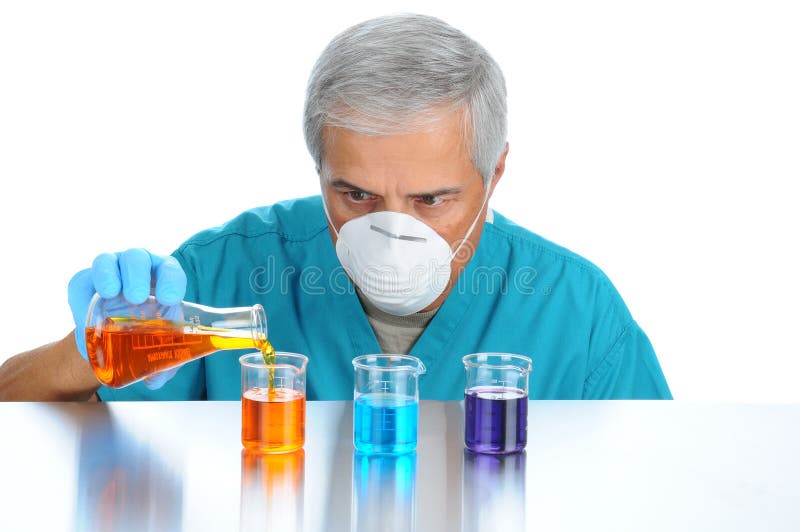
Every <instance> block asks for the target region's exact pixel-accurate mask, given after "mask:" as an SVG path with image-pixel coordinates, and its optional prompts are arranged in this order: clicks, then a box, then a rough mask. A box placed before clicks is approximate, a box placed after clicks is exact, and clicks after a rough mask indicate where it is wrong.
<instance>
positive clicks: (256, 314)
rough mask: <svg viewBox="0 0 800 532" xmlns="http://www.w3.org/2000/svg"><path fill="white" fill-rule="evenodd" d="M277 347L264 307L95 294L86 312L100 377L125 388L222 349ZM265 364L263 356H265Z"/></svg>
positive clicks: (267, 350)
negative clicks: (137, 301) (131, 299)
mask: <svg viewBox="0 0 800 532" xmlns="http://www.w3.org/2000/svg"><path fill="white" fill-rule="evenodd" d="M248 348H256V349H258V350H260V351H262V353H264V355H263V358H265V359H266V358H267V355H271V354H272V353H273V352H274V351H273V349H272V346H271V345H270V343H269V340H267V316H266V313H265V312H264V307H262V306H261V305H253V306H252V307H236V308H212V307H207V306H204V305H198V304H196V303H189V302H187V301H182V302H180V303H178V304H177V305H171V306H166V305H162V304H160V303H159V302H158V301H157V300H156V298H155V297H153V296H150V297H148V298H147V300H146V301H145V302H144V303H142V304H140V305H133V304H131V303H128V302H127V301H126V300H125V298H124V297H123V296H122V295H119V296H117V297H114V298H109V299H105V298H101V297H100V296H99V295H98V294H95V296H94V298H93V299H92V301H91V303H90V304H89V311H88V313H87V317H86V350H87V352H88V355H89V363H90V364H91V365H92V369H93V370H94V373H95V375H96V376H97V378H98V380H99V381H100V382H102V383H103V384H105V385H106V386H109V387H111V388H121V387H123V386H127V385H129V384H132V383H134V382H136V381H139V380H141V379H143V378H145V377H147V376H149V375H153V374H155V373H158V372H161V371H165V370H168V369H171V368H174V367H176V366H180V365H181V364H185V363H187V362H189V361H192V360H195V359H197V358H200V357H203V356H206V355H209V354H211V353H214V352H216V351H220V350H223V349H248ZM262 364H263V360H262Z"/></svg>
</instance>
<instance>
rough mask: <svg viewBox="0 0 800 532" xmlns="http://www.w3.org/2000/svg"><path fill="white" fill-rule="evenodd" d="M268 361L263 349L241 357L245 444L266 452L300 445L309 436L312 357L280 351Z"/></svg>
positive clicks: (296, 447)
mask: <svg viewBox="0 0 800 532" xmlns="http://www.w3.org/2000/svg"><path fill="white" fill-rule="evenodd" d="M274 360H275V362H274V363H271V364H265V363H264V357H263V356H262V353H250V354H247V355H243V356H242V357H240V358H239V362H240V363H241V365H242V445H243V446H244V447H245V448H246V449H251V450H254V451H259V452H266V453H288V452H290V451H294V450H296V449H299V448H301V447H302V446H303V444H304V443H305V436H306V364H308V357H306V356H305V355H298V354H296V353H282V352H276V353H275V355H274Z"/></svg>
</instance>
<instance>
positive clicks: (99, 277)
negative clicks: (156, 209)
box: [68, 248, 186, 390]
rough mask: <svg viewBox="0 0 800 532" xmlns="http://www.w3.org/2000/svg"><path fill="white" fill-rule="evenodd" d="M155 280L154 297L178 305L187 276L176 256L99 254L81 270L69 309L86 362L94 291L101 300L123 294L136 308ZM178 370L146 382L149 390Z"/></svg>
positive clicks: (131, 252) (143, 252)
mask: <svg viewBox="0 0 800 532" xmlns="http://www.w3.org/2000/svg"><path fill="white" fill-rule="evenodd" d="M153 279H155V292H154V294H153V295H155V296H156V299H157V300H158V301H159V303H161V304H163V305H175V304H177V303H180V301H181V300H182V299H183V298H184V296H185V295H186V273H185V272H184V271H183V268H181V265H180V263H178V261H177V260H176V259H175V258H174V257H162V256H159V255H153V254H151V253H149V252H148V251H146V250H144V249H140V248H135V249H129V250H128V251H124V252H122V253H103V254H102V255H98V256H97V258H95V259H94V262H93V263H92V267H91V268H89V269H86V270H81V271H79V272H78V273H76V274H75V276H74V277H73V278H72V279H71V280H70V282H69V288H68V294H69V307H70V309H71V310H72V318H73V320H74V321H75V343H76V344H77V346H78V351H79V352H80V354H81V356H82V357H83V358H85V359H87V360H88V359H89V356H88V354H87V352H86V336H85V333H84V331H85V328H86V313H87V312H88V310H89V302H90V301H91V300H92V297H93V296H94V294H95V292H97V293H98V294H100V297H103V298H106V299H110V298H113V297H116V296H118V295H119V294H120V292H122V295H123V296H124V297H125V299H126V300H127V301H129V302H130V303H132V304H134V305H138V304H140V303H144V301H145V300H146V299H147V297H148V296H149V295H150V290H151V287H152V286H153ZM177 371H178V368H173V369H170V370H167V371H162V372H161V373H156V374H155V375H151V376H150V377H147V378H146V379H144V383H145V385H146V386H147V387H148V388H150V389H153V390H155V389H158V388H161V387H162V386H163V385H164V384H165V383H166V382H167V381H168V380H169V379H171V378H172V377H173V376H174V375H175V373H176V372H177Z"/></svg>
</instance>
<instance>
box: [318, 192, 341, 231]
mask: <svg viewBox="0 0 800 532" xmlns="http://www.w3.org/2000/svg"><path fill="white" fill-rule="evenodd" d="M322 209H323V210H324V211H325V218H327V219H328V223H329V224H331V227H332V228H333V232H334V233H336V238H339V231H337V230H336V226H335V225H333V220H331V213H329V212H328V203H327V202H326V201H325V194H322Z"/></svg>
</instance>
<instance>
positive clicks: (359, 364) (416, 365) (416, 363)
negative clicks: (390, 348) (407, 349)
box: [353, 353, 427, 375]
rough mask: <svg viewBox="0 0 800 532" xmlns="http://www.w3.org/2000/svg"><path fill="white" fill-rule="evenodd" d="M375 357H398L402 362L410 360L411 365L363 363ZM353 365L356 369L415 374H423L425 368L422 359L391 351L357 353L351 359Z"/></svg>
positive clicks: (383, 358)
mask: <svg viewBox="0 0 800 532" xmlns="http://www.w3.org/2000/svg"><path fill="white" fill-rule="evenodd" d="M370 358H375V359H382V360H385V359H398V360H402V361H404V362H410V363H412V364H413V366H410V365H406V366H395V367H393V366H371V365H369V364H364V363H363V361H364V360H367V359H370ZM353 367H354V368H356V369H365V370H377V371H413V372H415V373H416V374H417V375H423V374H424V373H425V372H426V371H427V369H426V368H425V364H423V363H422V360H420V359H418V358H417V357H415V356H412V355H401V354H399V353H398V354H392V353H381V354H370V355H359V356H357V357H356V358H354V359H353Z"/></svg>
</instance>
